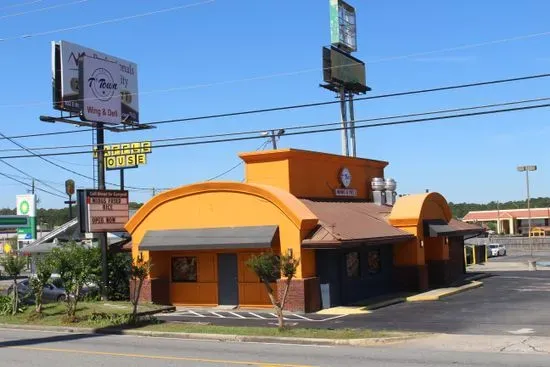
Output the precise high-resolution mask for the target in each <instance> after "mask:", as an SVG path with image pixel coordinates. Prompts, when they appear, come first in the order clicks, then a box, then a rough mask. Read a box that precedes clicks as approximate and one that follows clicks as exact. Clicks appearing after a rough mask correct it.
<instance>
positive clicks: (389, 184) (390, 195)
mask: <svg viewBox="0 0 550 367" xmlns="http://www.w3.org/2000/svg"><path fill="white" fill-rule="evenodd" d="M384 184H385V185H384V188H385V189H386V202H385V204H386V205H390V206H393V205H394V204H395V201H396V200H397V192H396V191H395V189H397V182H395V180H394V179H393V178H387V179H386V181H384Z"/></svg>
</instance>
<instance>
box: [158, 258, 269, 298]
mask: <svg viewBox="0 0 550 367" xmlns="http://www.w3.org/2000/svg"><path fill="white" fill-rule="evenodd" d="M224 252H229V253H236V254H237V263H238V288H239V303H240V304H241V305H246V306H269V305H271V302H270V301H269V297H268V296H267V291H266V289H265V286H264V284H263V283H261V282H260V280H259V279H258V277H257V276H256V275H255V274H254V273H253V272H252V271H251V270H250V269H248V267H247V266H246V261H247V260H248V259H249V258H250V256H252V255H253V254H258V253H260V252H261V250H256V251H251V250H231V251H229V250H226V251H221V250H217V251H216V250H211V251H158V252H151V253H150V256H151V262H153V263H154V267H153V269H152V271H151V277H153V278H164V279H169V280H171V279H172V274H171V271H172V268H171V262H172V258H174V257H179V256H192V257H196V258H197V281H196V282H170V302H171V303H172V304H174V305H206V306H212V305H217V304H218V259H217V254H219V253H224ZM273 287H275V284H273Z"/></svg>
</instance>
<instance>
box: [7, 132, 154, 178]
mask: <svg viewBox="0 0 550 367" xmlns="http://www.w3.org/2000/svg"><path fill="white" fill-rule="evenodd" d="M0 136H1V137H3V138H5V139H8V140H9V141H11V142H12V143H13V144H15V145H17V146H18V147H20V148H22V149H23V150H25V151H27V152H29V153H31V154H32V155H33V156H34V157H37V158H40V159H41V160H43V161H44V162H47V163H49V164H51V165H53V166H55V167H58V168H61V169H62V170H64V171H67V172H70V173H72V174H75V175H77V176H80V177H83V178H86V179H88V180H92V182H95V181H96V180H95V178H93V177H90V176H87V175H84V174H82V173H80V172H77V171H75V170H72V169H70V168H67V167H64V166H62V165H60V164H58V163H56V162H53V161H52V160H50V159H47V158H44V157H43V155H40V154H37V153H35V152H34V151H33V150H31V149H29V148H27V147H25V146H24V145H23V144H20V143H19V142H17V141H15V140H14V139H12V138H10V137H7V136H5V135H4V134H2V133H0ZM106 184H109V185H116V184H113V183H110V182H106ZM127 188H128V189H143V188H141V187H132V186H127Z"/></svg>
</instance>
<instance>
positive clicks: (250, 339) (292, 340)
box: [0, 324, 434, 346]
mask: <svg viewBox="0 0 550 367" xmlns="http://www.w3.org/2000/svg"><path fill="white" fill-rule="evenodd" d="M0 328H2V329H12V330H29V331H52V332H66V333H75V334H90V335H93V334H96V335H131V336H142V337H152V338H155V337H161V338H174V339H182V340H191V339H192V340H210V341H219V342H239V343H280V344H297V345H304V344H308V345H328V346H331V345H332V346H335V345H350V346H374V345H385V344H393V343H398V342H403V341H407V340H411V339H416V338H419V337H426V336H430V335H434V334H430V333H409V334H404V335H399V336H390V337H380V338H362V339H326V338H297V337H278V336H246V335H230V334H199V333H177V332H163V331H143V330H124V329H115V328H113V329H93V328H71V327H63V326H37V325H20V324H13V325H12V324H0Z"/></svg>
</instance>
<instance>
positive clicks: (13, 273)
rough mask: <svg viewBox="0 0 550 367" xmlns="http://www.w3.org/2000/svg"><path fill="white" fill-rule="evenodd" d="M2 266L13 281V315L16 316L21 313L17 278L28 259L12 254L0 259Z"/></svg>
mask: <svg viewBox="0 0 550 367" xmlns="http://www.w3.org/2000/svg"><path fill="white" fill-rule="evenodd" d="M0 265H2V267H3V268H4V271H5V272H6V274H8V275H9V276H10V278H12V279H13V291H12V315H15V314H16V313H17V312H18V311H19V290H18V289H17V278H18V277H19V275H21V272H22V271H23V269H24V268H25V266H26V265H27V259H26V258H25V257H23V256H18V255H15V254H14V253H13V252H10V253H8V254H5V255H4V256H2V257H1V258H0Z"/></svg>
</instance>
